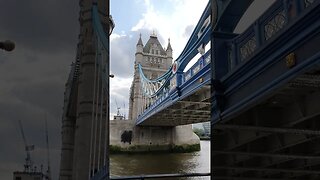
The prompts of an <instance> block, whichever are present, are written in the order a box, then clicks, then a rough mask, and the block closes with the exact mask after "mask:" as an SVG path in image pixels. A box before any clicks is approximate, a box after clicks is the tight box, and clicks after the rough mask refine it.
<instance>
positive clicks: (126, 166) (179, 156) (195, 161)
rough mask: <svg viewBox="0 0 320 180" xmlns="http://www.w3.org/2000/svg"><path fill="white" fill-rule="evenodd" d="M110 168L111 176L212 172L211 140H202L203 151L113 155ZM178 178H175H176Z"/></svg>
mask: <svg viewBox="0 0 320 180" xmlns="http://www.w3.org/2000/svg"><path fill="white" fill-rule="evenodd" d="M110 168H111V169H110V170H111V176H129V175H141V174H168V173H208V172H210V141H201V151H199V152H195V153H154V154H128V155H126V154H118V155H111V158H110ZM167 179H169V178H167ZM176 179H177V178H175V180H176ZM183 179H188V178H183ZM189 179H206V180H208V179H210V178H209V177H197V178H189Z"/></svg>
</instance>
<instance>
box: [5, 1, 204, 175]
mask: <svg viewBox="0 0 320 180" xmlns="http://www.w3.org/2000/svg"><path fill="white" fill-rule="evenodd" d="M207 2H208V0H161V1H159V0H110V5H111V14H112V16H113V19H114V21H115V23H116V27H115V29H114V31H113V34H112V36H111V41H110V44H111V55H110V56H111V58H110V59H111V72H112V73H113V74H114V75H115V78H113V79H111V97H110V99H111V105H110V107H111V114H112V115H113V114H115V113H116V107H117V105H116V104H118V107H120V108H121V113H123V114H124V113H125V114H126V115H127V113H128V95H129V88H130V85H131V82H132V76H133V62H134V54H135V45H136V43H137V41H138V37H139V34H140V33H141V34H142V40H143V42H144V43H146V41H147V40H148V38H149V35H150V34H151V33H152V32H153V31H155V32H156V33H157V35H158V38H159V40H160V42H161V43H162V45H163V46H167V43H168V38H170V39H171V45H172V47H173V51H174V58H175V57H177V56H178V53H179V51H180V52H181V50H182V48H183V46H184V45H183V44H185V43H186V41H187V40H188V36H189V35H190V34H191V32H192V29H193V27H194V26H195V24H196V22H197V20H198V19H199V17H200V15H201V13H202V11H203V9H204V7H205V6H206V4H207ZM191 11H192V12H193V13H190V12H191ZM78 14H79V3H78V1H77V0H73V1H65V0H46V1H43V0H28V1H20V0H10V1H0V41H3V40H6V39H9V40H12V41H14V42H15V44H16V48H15V50H14V51H12V52H6V51H3V50H0V143H1V146H0V179H12V173H13V171H17V170H18V171H22V170H23V164H24V159H25V157H26V154H25V151H24V143H23V140H22V136H21V133H20V130H19V126H18V120H21V122H22V124H23V127H24V132H25V135H26V138H27V143H28V144H34V145H35V150H34V151H33V153H32V159H33V161H34V162H35V164H36V165H37V166H38V168H40V164H44V165H45V164H46V155H45V153H46V148H45V128H44V124H45V120H44V119H45V117H47V121H48V126H49V141H50V142H49V143H50V159H51V169H52V172H53V178H54V179H58V168H59V163H60V148H61V117H62V107H63V93H64V86H65V82H66V80H67V77H68V74H69V71H70V64H71V62H73V61H74V60H75V54H76V45H77V42H78V39H77V38H78V34H79V23H78ZM116 102H117V103H116Z"/></svg>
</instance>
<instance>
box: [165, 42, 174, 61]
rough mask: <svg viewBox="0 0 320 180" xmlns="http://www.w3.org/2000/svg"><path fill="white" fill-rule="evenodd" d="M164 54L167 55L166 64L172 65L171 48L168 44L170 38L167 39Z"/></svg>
mask: <svg viewBox="0 0 320 180" xmlns="http://www.w3.org/2000/svg"><path fill="white" fill-rule="evenodd" d="M166 53H167V62H171V63H172V60H173V58H172V47H171V44H170V38H169V39H168V46H167V50H166ZM170 65H171V64H170Z"/></svg>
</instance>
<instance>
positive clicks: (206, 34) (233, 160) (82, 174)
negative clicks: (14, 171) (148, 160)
mask: <svg viewBox="0 0 320 180" xmlns="http://www.w3.org/2000/svg"><path fill="white" fill-rule="evenodd" d="M252 2H254V0H244V1H237V0H224V1H220V0H217V1H215V0H211V1H209V3H208V5H207V7H206V8H205V9H204V12H203V14H202V16H201V18H200V20H199V22H198V24H197V26H196V27H195V30H194V31H193V33H192V35H191V37H190V39H189V41H188V42H187V44H186V46H185V48H184V50H183V51H182V53H181V54H180V56H179V57H178V58H177V59H175V60H174V63H173V64H172V65H171V63H170V61H171V60H172V52H170V51H171V50H172V47H171V46H170V44H168V46H167V48H166V50H164V49H163V48H162V46H161V45H160V46H159V43H158V42H157V38H156V36H155V35H152V36H150V39H149V41H148V42H147V43H146V45H145V46H144V45H143V42H142V40H141V38H140V39H139V40H138V43H137V52H136V62H135V77H134V81H133V84H132V87H131V93H130V106H129V108H130V113H129V117H130V120H129V121H126V123H127V124H122V125H120V124H115V126H119V127H120V128H119V129H110V131H111V134H117V133H118V135H119V136H121V133H122V132H121V130H124V129H126V128H131V130H129V131H131V133H132V135H133V137H132V138H136V139H135V140H137V144H139V143H145V142H149V140H150V138H151V139H152V135H154V137H155V139H156V140H157V141H155V142H152V144H149V145H148V146H146V147H147V148H148V147H152V145H154V144H157V145H159V144H160V143H163V144H165V145H168V146H169V145H172V144H175V143H176V141H180V140H182V139H183V138H185V137H191V136H192V135H191V134H188V133H189V132H191V131H190V129H189V130H188V128H190V126H189V125H188V124H191V123H197V122H203V121H209V120H210V122H211V140H212V142H211V173H210V175H211V178H212V179H217V180H218V179H219V180H220V179H319V178H320V171H319V167H320V160H319V157H320V156H319V152H320V147H319V144H320V143H319V137H320V131H319V129H320V124H319V117H320V109H319V107H320V106H319V102H320V89H319V88H320V19H319V18H318V17H319V15H320V2H319V1H318V0H283V1H282V0H277V1H274V3H273V4H272V5H271V6H270V7H269V8H268V9H267V10H266V11H265V12H264V13H263V14H262V15H261V16H260V17H258V18H257V19H256V20H255V21H254V22H253V23H252V24H251V25H250V26H249V27H248V28H247V29H246V30H245V31H244V32H242V33H240V34H236V33H234V30H235V27H236V25H237V24H238V22H239V20H240V19H241V18H242V17H243V14H244V13H245V12H246V11H247V9H248V8H249V7H250V5H251V4H252ZM101 3H102V5H101ZM80 5H81V7H82V11H81V12H82V13H81V18H82V19H81V18H80V22H81V23H80V24H81V35H80V43H79V45H78V47H79V48H78V50H79V51H78V56H77V60H76V64H75V66H74V68H73V70H72V73H71V74H70V78H69V80H68V83H67V89H66V95H65V108H64V111H65V114H64V119H63V134H62V137H63V149H62V160H61V171H60V172H61V173H60V177H61V179H88V178H91V177H93V179H103V178H108V177H109V174H108V172H109V171H108V158H107V156H108V154H107V153H106V152H108V144H109V142H108V140H109V137H108V134H109V133H107V132H108V130H109V128H108V127H109V126H108V123H109V121H108V120H106V121H105V120H103V119H108V116H107V115H105V114H108V108H105V107H106V106H107V105H108V101H107V100H108V86H109V84H108V76H107V75H108V73H109V72H108V61H106V60H107V56H104V53H105V52H108V50H109V49H108V48H109V47H108V43H107V41H108V35H107V34H106V33H105V32H104V29H105V28H106V26H108V22H107V21H105V15H106V14H104V13H102V14H101V12H105V10H106V9H105V8H106V6H104V5H103V2H102V1H101V2H100V1H98V2H97V3H93V4H92V3H91V2H90V1H86V0H82V1H80ZM97 8H102V9H100V10H101V12H100V11H98V10H97ZM107 14H108V13H107ZM88 32H89V33H88ZM207 44H210V47H211V48H210V49H209V50H207V51H206V50H205V49H204V47H205V46H206V45H207ZM197 54H200V58H199V60H198V61H197V62H196V63H195V64H194V65H193V66H192V67H191V68H190V69H189V70H187V71H185V72H184V70H185V67H186V66H187V64H188V63H189V62H190V61H191V60H192V59H193V58H194V57H195V56H196V55H197ZM151 55H152V56H151ZM155 57H156V58H158V59H155ZM152 58H153V59H152ZM104 68H106V69H104ZM167 69H168V70H167ZM166 70H167V71H166ZM106 79H107V80H106ZM89 92H90V93H89ZM104 109H105V110H104ZM120 122H124V121H118V122H110V123H111V124H112V123H120ZM181 125H183V126H181ZM111 126H112V125H111ZM101 127H106V128H101ZM112 131H113V132H112ZM152 132H153V133H152ZM163 132H166V133H163ZM148 133H149V134H148ZM129 134H130V133H129ZM115 140H116V139H113V137H112V135H111V137H110V142H111V144H112V142H113V141H115ZM138 140H139V141H138ZM144 140H146V141H144ZM166 143H167V144H166ZM120 144H126V143H123V142H122V143H121V142H120ZM125 146H127V147H128V146H129V145H128V144H126V145H125ZM102 147H104V149H103V148H102ZM70 162H73V163H70Z"/></svg>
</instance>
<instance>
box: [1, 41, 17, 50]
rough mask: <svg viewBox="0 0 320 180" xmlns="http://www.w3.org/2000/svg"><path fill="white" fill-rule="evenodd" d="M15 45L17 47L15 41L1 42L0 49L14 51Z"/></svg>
mask: <svg viewBox="0 0 320 180" xmlns="http://www.w3.org/2000/svg"><path fill="white" fill-rule="evenodd" d="M14 47H15V45H14V42H12V41H10V40H6V41H4V42H0V49H3V50H6V51H12V50H13V49H14Z"/></svg>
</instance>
